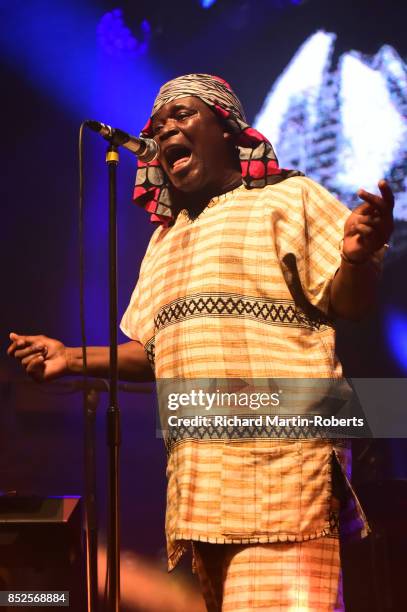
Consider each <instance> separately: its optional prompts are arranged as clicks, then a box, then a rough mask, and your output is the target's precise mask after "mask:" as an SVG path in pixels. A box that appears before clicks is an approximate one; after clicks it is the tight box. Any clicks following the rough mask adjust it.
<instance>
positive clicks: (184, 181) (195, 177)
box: [169, 170, 204, 194]
mask: <svg viewBox="0 0 407 612" xmlns="http://www.w3.org/2000/svg"><path fill="white" fill-rule="evenodd" d="M169 179H170V182H171V184H172V185H173V186H174V187H175V189H176V190H177V191H181V192H182V193H185V194H187V193H188V194H191V193H195V192H199V191H201V190H202V188H203V187H204V181H203V180H202V177H201V176H200V173H198V172H194V171H193V170H190V171H189V172H186V173H185V174H181V173H178V174H177V175H172V176H171V175H170V176H169Z"/></svg>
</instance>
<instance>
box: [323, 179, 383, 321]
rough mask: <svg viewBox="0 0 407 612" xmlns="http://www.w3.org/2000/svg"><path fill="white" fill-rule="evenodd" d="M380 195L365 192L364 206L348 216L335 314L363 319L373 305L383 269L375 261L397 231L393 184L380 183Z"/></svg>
mask: <svg viewBox="0 0 407 612" xmlns="http://www.w3.org/2000/svg"><path fill="white" fill-rule="evenodd" d="M379 189H380V196H379V195H374V194H372V193H368V192H367V191H365V190H363V189H361V190H360V191H359V192H358V196H359V197H360V198H361V199H362V200H364V202H363V204H361V205H360V206H358V207H357V208H355V209H354V211H353V212H352V214H351V215H350V216H349V217H348V219H347V221H346V223H345V228H344V236H343V243H342V251H341V258H342V259H341V265H340V268H339V269H338V271H337V273H336V274H335V277H334V279H333V281H332V284H331V289H330V307H331V310H332V311H333V313H334V314H335V315H337V316H338V317H342V318H345V319H359V318H361V317H362V316H363V315H364V314H366V312H368V311H369V309H370V308H371V307H372V306H373V304H374V302H375V298H376V293H377V286H378V281H379V278H380V268H379V267H378V264H377V261H375V254H376V255H377V253H378V251H380V249H382V248H384V247H385V245H386V243H387V242H388V240H389V238H390V235H391V233H392V231H393V207H394V197H393V193H392V190H391V188H390V186H389V184H388V183H387V182H386V181H384V180H382V181H380V182H379Z"/></svg>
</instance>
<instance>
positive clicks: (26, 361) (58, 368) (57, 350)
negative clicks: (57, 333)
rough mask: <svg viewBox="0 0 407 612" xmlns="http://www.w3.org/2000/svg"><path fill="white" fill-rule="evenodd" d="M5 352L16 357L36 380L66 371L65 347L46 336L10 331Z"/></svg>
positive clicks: (50, 377)
mask: <svg viewBox="0 0 407 612" xmlns="http://www.w3.org/2000/svg"><path fill="white" fill-rule="evenodd" d="M10 340H11V344H10V346H9V347H8V349H7V354H8V355H10V356H12V357H15V358H16V359H18V360H19V361H20V362H21V364H22V366H23V367H24V368H25V371H26V372H27V374H29V375H30V376H31V378H33V379H34V380H36V381H38V382H43V381H45V380H52V379H53V378H57V377H58V376H63V375H64V374H66V373H67V370H68V367H67V354H66V347H65V345H64V344H62V342H59V340H54V339H53V338H47V336H22V335H19V334H15V333H14V332H12V333H11V334H10Z"/></svg>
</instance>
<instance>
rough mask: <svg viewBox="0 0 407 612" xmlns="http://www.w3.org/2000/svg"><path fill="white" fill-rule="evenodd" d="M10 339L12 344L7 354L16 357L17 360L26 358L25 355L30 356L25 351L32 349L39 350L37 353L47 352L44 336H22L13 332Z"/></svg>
mask: <svg viewBox="0 0 407 612" xmlns="http://www.w3.org/2000/svg"><path fill="white" fill-rule="evenodd" d="M9 338H10V340H11V341H12V342H11V344H10V346H9V347H8V349H7V354H8V355H14V356H15V357H17V358H20V357H24V356H25V354H28V353H24V351H26V350H28V349H30V348H32V349H34V350H37V351H38V350H45V348H46V347H45V346H44V343H43V342H42V340H43V339H44V337H43V336H22V335H19V334H16V333H14V332H11V334H10V335H9ZM34 347H36V348H34ZM39 347H41V348H39ZM20 353H21V354H20Z"/></svg>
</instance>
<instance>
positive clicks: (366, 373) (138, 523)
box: [0, 0, 407, 612]
mask: <svg viewBox="0 0 407 612" xmlns="http://www.w3.org/2000/svg"><path fill="white" fill-rule="evenodd" d="M120 11H121V12H120ZM406 19H407V5H405V4H404V3H402V2H400V1H390V0H385V1H379V0H353V1H349V0H342V1H341V2H338V3H335V2H326V0H308V1H306V2H288V1H286V2H285V1H283V0H280V1H279V0H274V1H273V0H252V1H243V0H235V1H233V0H218V1H217V2H215V3H214V4H213V5H212V6H211V7H210V8H208V9H206V10H205V9H203V8H202V7H201V6H200V3H199V2H198V0H196V1H195V2H194V1H193V0H189V1H187V0H181V1H178V2H172V3H171V2H168V1H161V0H158V1H156V2H147V1H146V0H140V1H138V2H131V1H123V0H122V1H121V2H120V1H119V0H118V2H117V3H116V2H110V1H108V0H104V1H98V2H96V0H94V1H92V0H82V1H78V0H74V1H72V0H70V1H68V0H61V1H59V2H57V3H55V2H51V1H47V0H32V1H30V2H26V1H22V0H14V1H11V0H9V1H5V0H1V2H0V24H1V26H0V28H1V31H0V50H1V56H0V78H1V84H2V87H1V102H2V126H1V132H2V153H3V155H2V170H3V172H2V181H1V202H2V215H3V221H2V228H3V232H2V241H1V249H2V253H1V261H2V263H3V265H2V305H1V306H2V310H1V312H2V318H1V322H2V325H1V345H2V352H1V356H0V383H1V387H0V401H1V410H0V443H1V455H0V490H3V491H10V490H16V491H18V492H19V493H24V494H38V495H68V494H77V495H81V494H83V467H82V465H83V449H82V429H83V427H82V426H83V419H82V408H81V398H80V394H79V393H73V394H69V395H68V394H61V393H60V392H58V393H57V392H51V391H46V389H43V388H38V386H36V385H30V384H28V382H27V380H26V378H25V377H24V375H23V374H22V372H21V370H20V369H19V367H18V366H17V365H16V364H15V363H14V362H13V361H11V360H9V359H8V358H7V357H6V356H5V350H6V347H7V344H8V333H9V331H16V332H19V333H24V334H35V333H43V334H46V335H48V336H52V337H57V338H59V339H61V340H62V341H63V342H65V343H66V344H67V345H77V344H78V343H79V341H80V329H79V290H78V230H77V196H78V159H77V138H78V127H79V124H80V122H81V121H82V120H83V119H86V118H94V119H97V120H100V121H103V122H106V123H110V124H112V125H115V126H117V127H121V128H122V129H125V130H127V131H129V132H131V133H134V134H137V133H138V131H139V130H140V129H141V128H142V127H143V125H144V122H145V120H146V119H147V117H148V114H149V109H150V108H151V105H152V101H153V99H154V97H155V94H156V91H157V89H158V87H159V86H160V85H161V84H162V83H163V82H164V81H165V80H168V79H170V78H172V77H174V76H177V75H180V74H184V73H187V72H208V73H213V74H218V75H221V76H223V77H224V78H225V79H226V80H227V81H229V82H230V83H231V84H232V86H233V87H234V89H235V91H236V92H237V93H238V95H239V97H240V98H241V100H242V101H243V104H244V106H245V109H246V114H247V117H248V119H249V120H250V121H251V122H253V121H254V119H255V117H256V116H257V115H258V113H259V112H260V110H261V108H262V106H263V103H264V100H265V98H266V96H267V94H268V93H269V91H270V90H271V88H272V86H273V84H275V83H276V80H277V79H278V77H279V75H281V74H282V73H283V71H284V70H285V69H286V67H287V66H288V64H289V63H290V61H291V60H292V58H293V56H294V54H295V53H296V52H297V51H298V49H299V47H300V46H301V45H302V44H303V43H304V42H305V41H306V40H307V39H308V38H309V37H311V36H312V35H313V34H315V33H316V32H317V31H318V30H324V31H326V32H331V33H334V34H336V41H335V46H334V50H333V53H332V56H331V59H330V70H331V71H332V72H334V71H335V70H337V69H338V67H339V66H340V61H341V57H342V56H343V55H344V54H347V53H349V52H351V51H357V52H359V53H360V54H361V57H363V58H365V59H366V61H368V60H369V58H372V57H373V56H375V54H377V53H378V51H379V50H380V49H381V48H382V47H383V45H388V46H390V47H392V48H393V49H394V50H395V51H396V52H397V54H398V56H399V57H400V58H401V63H400V67H401V68H398V70H399V72H398V73H397V74H399V81H398V83H399V86H400V88H401V89H400V91H401V92H402V93H401V94H400V96H401V97H402V96H403V91H404V98H403V100H404V102H403V101H402V102H400V106H399V109H401V111H400V113H401V114H400V117H401V121H402V122H404V123H403V125H404V128H406V125H407V124H406V122H407V116H406V115H407V98H406V96H407V92H406V88H405V82H406V74H407V71H406V64H405V62H406V59H407V41H406V37H405V24H406ZM126 28H128V31H126ZM310 70H312V66H310ZM403 71H404V72H403ZM403 75H404V76H403ZM403 79H404V80H403ZM403 84H404V90H403ZM394 95H396V94H394ZM398 95H399V94H398ZM370 103H371V100H369V98H368V96H367V99H366V100H365V104H366V107H369V105H370ZM338 112H339V111H338ZM403 113H404V114H403ZM386 120H387V115H383V121H386ZM378 121H380V119H379V118H378ZM404 134H405V132H404ZM85 138H86V154H85V159H86V198H87V199H86V206H87V212H86V223H87V226H86V260H87V261H86V311H87V322H86V323H87V332H88V343H89V344H90V345H94V344H105V343H106V342H107V339H108V294H107V203H106V188H107V172H106V168H105V164H104V153H105V146H104V144H103V141H101V140H100V139H99V138H98V137H97V136H96V135H94V134H86V135H85ZM405 142H406V139H405V138H404V145H400V149H399V152H398V153H397V155H398V157H397V159H396V158H395V161H394V164H393V165H392V166H389V167H388V168H387V171H386V176H387V177H388V178H389V179H390V180H391V179H394V181H395V182H396V183H397V190H398V191H399V192H400V197H401V198H403V195H402V193H403V185H404V186H405V185H406V182H405V180H406V179H405V177H406V176H407V165H406V159H407V157H406V149H405ZM378 146H381V144H380V143H378ZM280 163H281V165H283V166H284V165H286V164H288V160H285V159H284V158H281V159H280ZM134 169H135V161H134V158H133V157H132V156H131V154H130V153H128V152H123V153H122V154H121V164H120V167H119V212H118V216H119V311H120V312H123V310H124V308H125V307H126V304H127V302H128V299H129V296H130V293H131V290H132V288H133V286H134V283H135V281H136V278H137V274H138V269H139V266H140V262H141V259H142V256H143V253H144V251H145V248H146V245H147V243H148V240H149V237H150V235H151V233H152V231H153V229H154V228H153V226H152V225H151V224H150V223H149V221H148V218H147V216H146V215H145V213H144V212H143V211H141V210H139V209H137V208H136V207H135V206H133V205H132V204H131V192H132V186H133V182H134ZM301 169H303V168H301ZM380 178H381V177H380V176H377V180H379V179H380ZM330 179H332V176H331V177H330ZM403 181H404V183H403ZM361 186H363V185H361ZM404 193H405V191H404ZM404 198H405V196H404ZM347 203H348V204H349V203H350V202H347ZM406 209H407V204H406V207H405V208H402V207H400V210H399V211H398V216H397V219H396V238H395V240H394V243H393V245H392V249H391V253H390V256H389V257H388V260H387V263H386V266H385V271H384V275H383V281H382V286H381V292H380V296H379V303H378V307H377V308H376V310H375V311H374V312H373V313H372V314H371V315H370V316H369V317H368V318H367V319H366V320H365V321H363V322H362V323H360V324H355V323H348V322H346V323H345V322H340V324H339V338H338V351H339V353H340V355H341V356H342V358H343V362H344V365H345V371H346V373H347V374H348V375H350V376H353V377H358V376H359V377H374V378H380V377H383V378H385V377H405V376H406V372H407V314H406V305H407V290H406V283H405V269H406V265H407V248H406V247H407V232H406V225H407V212H406ZM120 339H121V341H124V340H125V338H124V337H123V336H122V335H121V336H120ZM120 403H121V408H122V420H123V424H122V427H123V449H122V463H121V465H122V476H121V491H122V547H123V549H124V550H126V551H132V552H133V553H134V559H137V563H141V564H142V565H140V566H138V574H137V575H139V576H140V575H141V574H142V575H143V576H145V582H144V583H143V584H144V585H146V584H148V585H149V586H148V589H147V587H146V589H147V590H149V589H150V590H151V589H152V590H154V588H156V589H158V587H153V586H151V585H161V588H162V589H163V592H165V593H171V597H172V598H173V599H171V598H170V595H168V596H167V599H166V601H167V603H166V607H163V604H162V602H161V603H157V602H156V603H154V602H153V603H152V602H151V601H150V600H148V601H147V599H148V598H147V599H146V600H145V601H144V604H143V605H144V606H145V607H142V605H141V604H140V602H139V604H138V605H139V608H140V609H146V610H155V609H157V610H158V609H161V610H165V609H168V610H172V609H174V610H183V609H185V610H187V609H190V610H191V609H196V610H198V609H200V608H199V605H200V604H199V602H198V600H197V599H196V598H195V599H194V597H195V595H194V584H193V583H192V586H191V587H190V588H191V589H192V590H191V595H190V597H191V598H192V599H191V600H190V601H189V603H188V602H187V603H185V602H184V603H182V604H181V603H179V602H180V601H181V600H180V599H177V597H178V594H177V593H178V592H177V591H174V590H171V589H173V587H172V586H170V585H169V584H168V583H167V582H166V581H165V578H164V568H165V542H164V505H165V454H164V449H163V445H162V441H161V440H160V439H158V438H157V437H156V432H155V415H154V410H153V407H152V398H151V397H150V396H148V395H146V394H140V395H133V394H128V393H122V394H121V396H120ZM106 407H107V404H106V394H102V397H101V401H100V405H99V409H98V415H97V431H98V436H97V437H98V439H97V445H98V489H99V490H98V494H99V504H100V527H101V541H102V542H103V540H104V538H105V536H104V533H105V507H106V492H105V490H106V478H105V475H104V474H105V469H106V457H105V424H104V420H105V409H106ZM355 457H356V461H355V478H356V484H357V485H358V486H359V487H360V490H361V491H362V492H363V491H367V493H366V498H367V499H368V504H369V505H370V507H369V508H368V513H369V509H371V511H372V513H373V514H374V512H375V503H376V501H375V495H374V494H371V492H372V490H373V491H374V490H375V489H374V487H375V486H376V484H377V483H379V486H382V483H383V482H386V483H387V482H388V481H390V482H394V481H397V483H400V482H401V483H403V482H405V478H406V475H407V447H406V444H405V441H404V440H394V441H392V440H379V441H370V442H363V443H356V444H355ZM369 486H370V487H371V488H370V489H369ZM386 486H387V485H386ZM397 486H398V485H397ZM377 490H379V489H377ZM400 490H401V489H400ZM403 495H405V493H399V494H398V495H397V496H395V498H394V500H393V505H394V513H395V515H398V514H400V513H401V512H403V511H404V510H405V507H406V501H405V500H404V501H402V498H403ZM403 509H404V510H403ZM402 524H403V523H402ZM403 529H404V532H406V526H405V525H404V527H403ZM134 559H133V560H134ZM143 564H145V565H143ZM130 566H131V564H130V562H129V567H130ZM132 567H133V566H132ZM156 567H158V568H160V571H159V572H158V573H157V574H154V573H153V574H151V575H150V574H148V572H153V568H156ZM131 571H132V570H130V569H129V572H130V573H131ZM154 571H155V570H154ZM143 572H144V573H143ZM136 573H137V572H136ZM180 573H182V572H180ZM134 575H136V574H134ZM147 575H148V578H147ZM148 580H151V582H148ZM179 580H181V581H182V580H185V578H184V577H182V576H181V577H180V578H179ZM154 581H156V582H154ZM126 588H127V587H126ZM140 589H141V591H142V587H140ZM166 589H167V590H166ZM146 597H147V595H146ZM130 599H131V597H130V595H129V601H130ZM135 601H136V600H135ZM137 601H139V600H137ZM173 601H174V602H175V603H171V602H173ZM191 601H193V602H194V604H193V605H194V606H195V607H194V608H192V607H191V605H192V604H191ZM146 602H147V603H146ZM177 602H178V603H177ZM197 602H198V603H197ZM129 605H130V604H129ZM154 606H156V607H154ZM160 606H161V607H160ZM171 606H173V607H171ZM182 606H184V607H182ZM133 609H136V608H133ZM383 609H384V608H383ZM386 609H393V608H386ZM394 609H396V608H394ZM358 612H359V611H358Z"/></svg>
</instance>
